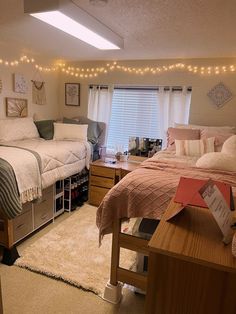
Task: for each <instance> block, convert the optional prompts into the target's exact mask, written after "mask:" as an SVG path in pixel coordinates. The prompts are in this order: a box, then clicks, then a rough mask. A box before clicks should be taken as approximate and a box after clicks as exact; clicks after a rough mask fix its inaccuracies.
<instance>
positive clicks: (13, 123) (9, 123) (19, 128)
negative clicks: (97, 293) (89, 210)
mask: <svg viewBox="0 0 236 314" xmlns="http://www.w3.org/2000/svg"><path fill="white" fill-rule="evenodd" d="M38 137H39V133H38V130H37V127H36V125H35V124H34V121H33V118H31V117H29V118H16V119H2V120H0V141H1V142H7V141H18V140H24V139H29V138H38Z"/></svg>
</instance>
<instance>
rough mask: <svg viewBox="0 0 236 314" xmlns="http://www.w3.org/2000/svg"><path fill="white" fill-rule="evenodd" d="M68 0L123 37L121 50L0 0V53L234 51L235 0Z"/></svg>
mask: <svg viewBox="0 0 236 314" xmlns="http://www.w3.org/2000/svg"><path fill="white" fill-rule="evenodd" d="M74 2H75V3H76V4H77V5H79V6H80V7H81V8H82V9H84V10H86V11H87V12H88V13H89V14H91V15H93V16H94V17H96V18H97V19H98V20H100V21H101V22H103V23H104V24H105V25H106V26H108V27H109V28H110V29H112V30H113V31H114V32H116V33H117V34H119V35H120V36H121V37H122V38H124V45H125V47H124V49H122V50H119V51H101V50H98V49H96V48H93V47H91V46H89V45H87V44H85V43H83V42H81V41H79V40H77V39H75V38H73V37H71V36H69V35H66V34H65V33H62V32H61V31H59V30H56V29H54V28H53V27H50V26H48V25H46V24H44V23H43V22H40V21H38V20H36V19H34V18H33V17H30V16H29V15H27V14H24V5H23V0H0V57H1V50H2V51H4V49H5V50H6V49H7V50H8V53H9V55H10V56H11V55H12V56H13V57H14V56H15V57H17V56H18V55H19V53H28V54H29V55H34V56H36V55H38V56H39V55H43V56H46V57H48V58H54V59H64V60H67V61H73V60H108V59H113V60H130V59H166V58H209V57H235V56H236V31H235V30H236V1H235V0H225V1H222V0H109V1H108V4H107V5H106V6H104V7H96V6H94V5H91V4H90V3H89V0H74ZM16 52H18V54H17V55H16Z"/></svg>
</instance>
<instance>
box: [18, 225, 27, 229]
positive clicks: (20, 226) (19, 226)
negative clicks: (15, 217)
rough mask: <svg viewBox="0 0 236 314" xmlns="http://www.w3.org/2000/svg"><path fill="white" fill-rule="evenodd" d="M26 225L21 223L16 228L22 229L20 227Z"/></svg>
mask: <svg viewBox="0 0 236 314" xmlns="http://www.w3.org/2000/svg"><path fill="white" fill-rule="evenodd" d="M24 225H25V224H20V225H18V226H17V227H16V229H20V228H22V227H23V226H24Z"/></svg>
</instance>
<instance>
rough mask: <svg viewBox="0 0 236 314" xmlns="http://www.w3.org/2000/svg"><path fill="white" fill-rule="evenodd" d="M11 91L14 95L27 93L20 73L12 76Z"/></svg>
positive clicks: (25, 84)
mask: <svg viewBox="0 0 236 314" xmlns="http://www.w3.org/2000/svg"><path fill="white" fill-rule="evenodd" d="M13 90H14V92H15V93H21V94H26V93H27V91H28V84H27V81H26V79H25V77H24V76H23V75H22V74H20V73H14V74H13Z"/></svg>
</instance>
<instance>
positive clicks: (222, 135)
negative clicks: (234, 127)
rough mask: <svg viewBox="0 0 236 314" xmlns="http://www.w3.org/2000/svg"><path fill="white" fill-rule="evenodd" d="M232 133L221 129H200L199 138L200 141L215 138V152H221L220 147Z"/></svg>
mask: <svg viewBox="0 0 236 314" xmlns="http://www.w3.org/2000/svg"><path fill="white" fill-rule="evenodd" d="M233 134H234V133H232V132H229V131H225V130H224V129H223V131H222V130H220V129H218V130H214V129H211V128H206V129H202V130H201V133H200V136H201V139H207V138H209V137H215V151H216V152H220V151H221V150H222V146H223V144H224V142H225V141H226V140H227V139H228V138H229V137H231V136H232V135H233Z"/></svg>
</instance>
